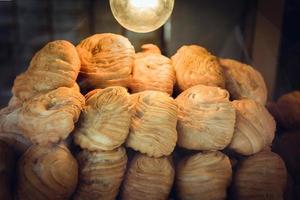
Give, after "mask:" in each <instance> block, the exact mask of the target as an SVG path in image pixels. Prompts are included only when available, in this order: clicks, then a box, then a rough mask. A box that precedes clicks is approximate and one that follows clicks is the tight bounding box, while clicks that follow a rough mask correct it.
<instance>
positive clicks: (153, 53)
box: [130, 44, 176, 94]
mask: <svg viewBox="0 0 300 200" xmlns="http://www.w3.org/2000/svg"><path fill="white" fill-rule="evenodd" d="M142 48H143V49H144V50H143V52H140V53H137V54H136V56H135V60H134V64H133V71H132V79H131V83H130V89H131V91H132V92H134V93H135V92H142V91H144V90H156V91H162V92H166V93H168V94H172V93H173V85H174V84H175V81H176V77H175V70H174V68H173V65H172V63H171V60H170V59H169V58H167V57H165V56H163V55H161V54H160V52H159V49H158V47H156V46H152V45H151V44H147V45H143V46H142Z"/></svg>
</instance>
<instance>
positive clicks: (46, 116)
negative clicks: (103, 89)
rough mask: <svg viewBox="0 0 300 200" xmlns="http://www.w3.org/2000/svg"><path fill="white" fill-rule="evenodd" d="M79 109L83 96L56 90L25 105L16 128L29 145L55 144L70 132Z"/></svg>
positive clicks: (70, 90)
mask: <svg viewBox="0 0 300 200" xmlns="http://www.w3.org/2000/svg"><path fill="white" fill-rule="evenodd" d="M83 106H84V97H83V96H82V95H81V94H80V93H79V92H77V91H76V90H74V89H72V88H66V87H60V88H58V89H56V90H53V91H51V92H48V93H46V94H42V95H38V96H35V97H33V98H32V99H30V100H28V101H27V102H25V103H24V104H23V107H22V109H21V110H20V113H19V116H18V127H19V128H20V129H21V133H22V134H23V135H24V136H25V137H27V138H29V139H30V140H31V141H32V142H33V143H37V144H47V143H56V142H58V141H59V140H63V139H66V138H67V137H68V135H69V134H70V133H71V132H72V130H73V129H74V123H75V122H77V120H78V118H79V115H80V112H81V110H82V107H83Z"/></svg>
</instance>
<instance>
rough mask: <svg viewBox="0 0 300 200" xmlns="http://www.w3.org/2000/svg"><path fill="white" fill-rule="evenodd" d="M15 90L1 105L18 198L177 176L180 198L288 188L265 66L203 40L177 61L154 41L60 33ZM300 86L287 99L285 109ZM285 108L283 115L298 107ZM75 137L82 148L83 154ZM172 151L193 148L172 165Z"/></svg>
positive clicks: (154, 186)
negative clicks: (138, 45)
mask: <svg viewBox="0 0 300 200" xmlns="http://www.w3.org/2000/svg"><path fill="white" fill-rule="evenodd" d="M78 75H79V79H77V76H78ZM76 80H78V83H79V85H77V82H76ZM79 86H80V87H79ZM173 87H174V88H175V89H176V90H177V91H179V94H174V93H173V91H174V88H173ZM80 89H84V91H86V94H85V96H83V95H82V94H81V92H80ZM12 93H13V97H12V98H11V100H10V102H9V104H8V106H7V107H6V108H4V109H2V110H1V111H0V139H1V140H5V141H6V142H7V143H9V144H11V145H14V146H15V147H16V148H17V149H18V150H19V152H21V153H23V155H22V157H21V158H20V160H19V162H18V168H17V169H18V179H17V184H16V189H17V192H16V195H17V198H19V199H69V198H71V196H72V198H73V199H78V200H79V199H81V200H84V199H87V200H90V199H108V200H109V199H116V198H117V196H118V195H119V196H120V198H121V199H125V200H126V199H153V200H155V199H158V200H160V199H168V198H169V195H170V191H171V189H172V186H173V185H174V191H175V192H176V194H175V196H173V197H177V198H180V199H192V200H193V199H195V200H196V199H226V198H228V195H227V189H228V188H229V186H230V185H231V183H232V180H233V187H232V188H233V189H232V191H233V195H234V196H235V197H236V198H237V199H245V198H246V199H247V198H248V197H249V195H253V197H255V198H261V197H266V196H267V197H269V196H270V195H273V194H276V196H278V197H282V195H283V191H284V184H285V179H286V169H285V165H284V163H283V162H282V160H281V158H280V157H279V156H277V155H276V154H275V153H272V152H270V151H269V150H266V149H268V148H269V147H270V146H271V144H272V141H273V138H274V132H275V121H274V119H273V117H272V116H271V115H270V113H269V112H268V111H267V110H266V108H265V103H266V99H267V90H266V85H265V83H264V80H263V78H262V76H261V74H260V73H259V72H258V71H256V70H255V69H254V68H252V67H251V66H249V65H246V64H243V63H240V62H238V61H235V60H230V59H218V58H217V57H216V56H214V55H212V54H211V53H210V52H209V51H208V50H206V49H205V48H203V47H200V46H197V45H189V46H183V47H181V48H179V50H178V51H177V52H176V54H175V55H173V56H172V57H171V58H167V57H166V56H163V55H162V54H161V51H160V49H159V48H158V47H157V46H156V45H153V44H145V45H143V46H142V52H138V53H135V50H134V47H133V46H132V44H131V43H130V41H129V40H128V39H127V38H125V37H123V36H121V35H116V34H111V33H105V34H96V35H93V36H91V37H88V38H86V39H84V40H82V41H81V42H80V43H79V44H78V45H77V47H75V46H73V45H72V44H71V43H69V42H67V41H54V42H50V43H48V44H47V45H46V46H45V47H43V48H42V49H41V50H40V51H39V52H38V53H36V55H35V56H34V57H33V59H32V61H31V62H30V66H29V67H28V69H27V70H26V72H24V73H22V74H21V75H19V76H18V77H17V78H16V79H15V82H14V85H13V89H12ZM130 93H131V94H130ZM172 95H173V96H172ZM297 95H298V93H297V94H295V95H292V96H291V98H282V99H283V100H279V101H278V104H276V106H277V107H276V109H277V110H275V111H278V110H279V108H284V106H283V104H284V102H297V100H295V99H296V98H293V97H294V96H297ZM282 102H283V103H282ZM285 111H286V112H284V111H280V114H278V117H279V118H282V123H284V119H285V118H286V117H285V116H286V115H285V113H287V112H292V111H291V110H285ZM294 113H296V111H295V112H294ZM293 119H294V124H297V118H295V117H293ZM77 122H78V123H77ZM75 123H77V124H75ZM71 133H72V134H71ZM67 138H70V139H71V141H73V142H74V144H76V145H77V147H79V148H80V149H79V151H77V153H76V158H77V160H76V159H75V158H74V157H73V155H72V153H74V152H71V151H70V150H69V149H68V147H73V146H72V144H73V143H71V146H69V145H67V143H68V142H67V141H66V139H67ZM176 145H177V146H178V148H175V147H176ZM126 148H131V149H133V150H134V151H135V153H134V155H133V158H131V157H129V158H131V159H128V158H127V152H126ZM70 149H71V148H70ZM74 149H76V148H74ZM77 149H78V148H77ZM24 151H25V153H24ZM174 151H175V152H184V154H186V157H184V158H183V157H181V156H180V155H179V154H176V155H179V156H178V158H179V160H178V162H174V163H173V159H172V155H173V152H174ZM232 152H233V153H232ZM226 154H227V155H226ZM236 155H238V156H237V157H235V156H236ZM241 158H243V159H241ZM127 160H131V161H130V162H129V163H128V164H127ZM232 160H236V161H237V171H236V172H235V171H234V170H233V169H232V168H233V167H232V165H231V162H230V161H232ZM176 161H177V159H176ZM264 163H269V165H268V166H267V167H268V168H269V169H270V170H269V171H268V172H265V171H266V167H265V166H264ZM174 165H175V167H174ZM233 173H236V174H235V176H234V178H233V179H232V174H233ZM261 173H262V176H257V174H261ZM175 174H176V176H175ZM175 177H176V178H175ZM269 177H276V180H275V182H274V184H271V185H268V184H267V183H268V179H270V178H269ZM173 182H175V184H173ZM122 183H123V184H122ZM121 185H122V186H121ZM3 188H9V187H7V186H3ZM250 192H251V194H250ZM3 194H5V195H6V196H8V195H9V194H8V193H3Z"/></svg>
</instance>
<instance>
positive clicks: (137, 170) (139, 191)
mask: <svg viewBox="0 0 300 200" xmlns="http://www.w3.org/2000/svg"><path fill="white" fill-rule="evenodd" d="M174 175H175V170H174V167H173V164H172V162H171V161H170V158H168V157H162V158H151V157H147V156H145V155H143V154H136V155H135V157H134V158H133V160H132V161H131V163H130V165H129V168H128V170H127V173H126V177H125V180H124V183H123V190H122V199H123V200H145V199H152V200H166V199H168V196H169V193H170V191H171V188H172V185H173V181H174Z"/></svg>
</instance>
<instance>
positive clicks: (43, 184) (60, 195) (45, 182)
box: [17, 146, 78, 200]
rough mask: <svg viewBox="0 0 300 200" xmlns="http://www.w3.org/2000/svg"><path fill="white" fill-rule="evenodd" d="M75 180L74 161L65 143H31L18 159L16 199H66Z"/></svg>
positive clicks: (76, 173)
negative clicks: (46, 145)
mask: <svg viewBox="0 0 300 200" xmlns="http://www.w3.org/2000/svg"><path fill="white" fill-rule="evenodd" d="M77 179H78V166H77V161H76V160H75V158H74V157H73V156H72V154H71V153H70V152H69V150H68V149H67V148H66V147H65V146H54V147H42V146H32V147H30V148H29V149H28V150H27V151H26V152H25V154H24V155H23V156H22V157H21V159H20V161H19V173H18V185H17V195H18V199H21V200H27V199H32V200H39V199H41V200H45V199H51V200H52V199H53V200H60V199H61V200H65V199H68V198H70V197H71V195H72V193H73V192H74V190H75V188H76V185H77Z"/></svg>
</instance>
